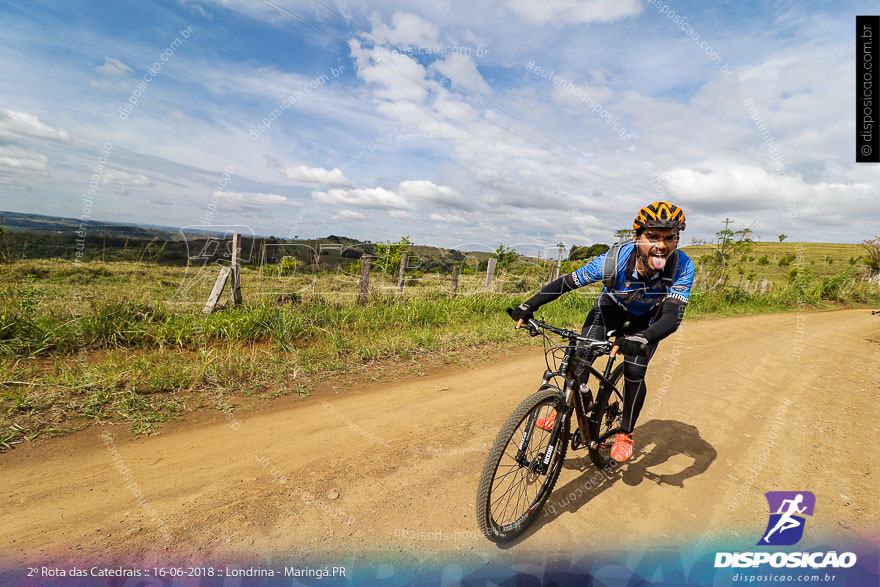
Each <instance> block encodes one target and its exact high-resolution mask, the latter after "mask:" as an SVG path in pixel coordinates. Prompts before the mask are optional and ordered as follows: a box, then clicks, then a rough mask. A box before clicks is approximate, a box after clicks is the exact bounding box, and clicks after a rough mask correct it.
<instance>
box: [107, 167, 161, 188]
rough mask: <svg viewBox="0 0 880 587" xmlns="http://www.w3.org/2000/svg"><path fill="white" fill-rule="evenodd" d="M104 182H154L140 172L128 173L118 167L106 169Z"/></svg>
mask: <svg viewBox="0 0 880 587" xmlns="http://www.w3.org/2000/svg"><path fill="white" fill-rule="evenodd" d="M103 180H104V183H112V184H116V185H134V186H142V185H150V184H151V183H152V182H151V181H150V178H149V177H147V176H146V175H142V174H140V173H126V172H125V171H118V170H116V169H107V170H105V171H104V178H103Z"/></svg>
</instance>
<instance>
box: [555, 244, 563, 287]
mask: <svg viewBox="0 0 880 587" xmlns="http://www.w3.org/2000/svg"><path fill="white" fill-rule="evenodd" d="M556 247H557V248H558V249H559V255H557V257H556V274H555V275H554V276H553V279H559V276H560V275H561V274H562V251H564V250H565V245H563V244H562V243H559V244H558V245H556Z"/></svg>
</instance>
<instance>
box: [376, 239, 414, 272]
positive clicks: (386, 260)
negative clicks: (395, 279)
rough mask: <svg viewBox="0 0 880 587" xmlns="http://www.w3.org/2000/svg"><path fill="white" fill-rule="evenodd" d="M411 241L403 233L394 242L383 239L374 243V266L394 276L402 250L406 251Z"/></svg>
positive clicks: (398, 267)
mask: <svg viewBox="0 0 880 587" xmlns="http://www.w3.org/2000/svg"><path fill="white" fill-rule="evenodd" d="M410 245H412V241H411V240H409V235H408V234H405V235H403V236H401V237H400V239H399V240H398V241H396V242H391V241H385V242H381V243H376V247H375V254H376V260H375V262H374V267H376V269H378V270H379V271H381V272H382V273H384V274H386V275H391V276H396V275H397V272H398V271H399V270H400V258H401V257H402V256H403V253H404V251H408V250H409V247H410Z"/></svg>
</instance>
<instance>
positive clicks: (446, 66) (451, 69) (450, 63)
mask: <svg viewBox="0 0 880 587" xmlns="http://www.w3.org/2000/svg"><path fill="white" fill-rule="evenodd" d="M431 69H433V70H435V71H437V72H439V73H440V74H441V75H443V76H444V77H446V78H447V79H449V80H450V81H452V82H453V83H455V84H456V85H458V86H460V87H462V88H464V89H465V90H467V91H468V92H474V93H476V94H482V95H489V94H491V93H492V88H490V87H489V84H487V83H486V80H485V79H483V76H482V75H480V72H479V71H478V70H477V64H476V62H474V60H473V58H472V57H470V56H468V55H462V54H458V53H453V54H451V55H447V56H446V57H445V58H444V59H439V60H437V61H435V62H434V63H432V64H431Z"/></svg>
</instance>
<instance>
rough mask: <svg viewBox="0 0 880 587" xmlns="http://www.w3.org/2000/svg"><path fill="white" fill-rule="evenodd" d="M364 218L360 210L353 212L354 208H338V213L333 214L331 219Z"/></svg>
mask: <svg viewBox="0 0 880 587" xmlns="http://www.w3.org/2000/svg"><path fill="white" fill-rule="evenodd" d="M364 218H366V217H365V216H364V215H363V214H361V213H360V212H355V211H354V210H348V209H346V210H340V211H339V213H337V214H335V215H334V216H333V220H363V219H364Z"/></svg>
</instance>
